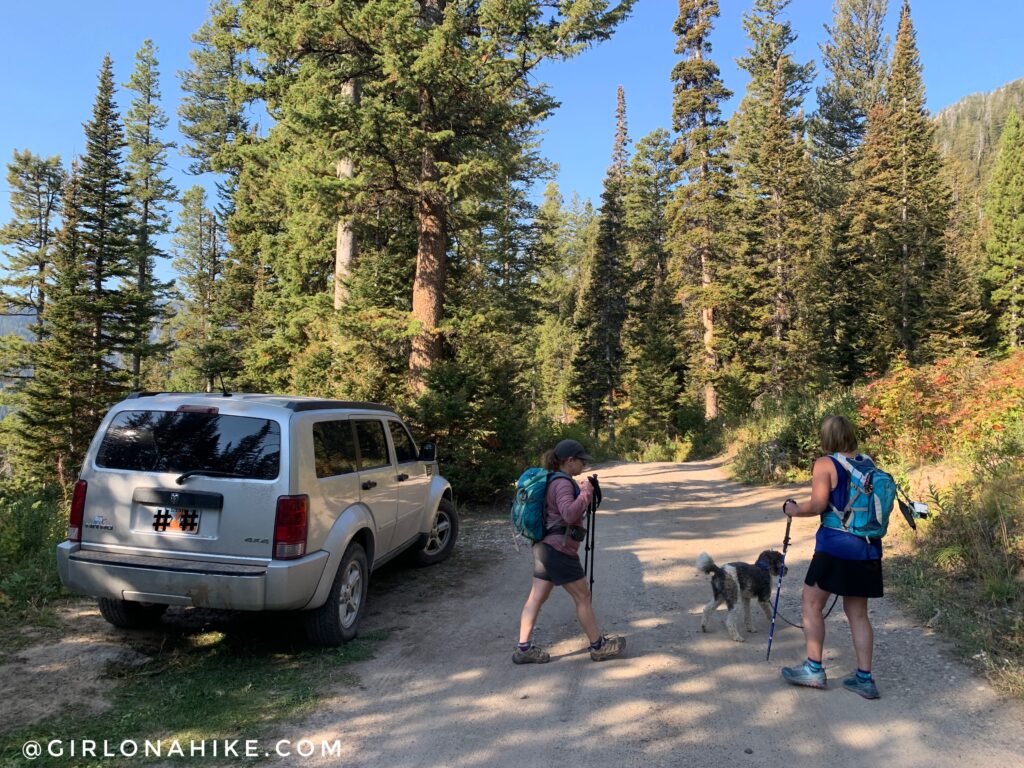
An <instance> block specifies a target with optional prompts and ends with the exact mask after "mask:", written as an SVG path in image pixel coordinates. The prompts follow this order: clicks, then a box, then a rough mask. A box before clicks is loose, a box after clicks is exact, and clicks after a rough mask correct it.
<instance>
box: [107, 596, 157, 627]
mask: <svg viewBox="0 0 1024 768" xmlns="http://www.w3.org/2000/svg"><path fill="white" fill-rule="evenodd" d="M96 602H97V603H98V604H99V607H100V613H101V614H103V618H104V619H106V620H107V621H109V622H110V623H111V624H113V625H114V626H115V627H120V628H121V629H145V628H146V627H152V626H155V625H156V624H158V623H159V622H160V617H161V616H163V615H164V611H166V610H167V606H166V605H158V604H155V603H136V602H134V601H132V600H114V599H111V598H109V597H100V598H97V599H96Z"/></svg>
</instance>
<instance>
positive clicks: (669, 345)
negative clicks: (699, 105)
mask: <svg viewBox="0 0 1024 768" xmlns="http://www.w3.org/2000/svg"><path fill="white" fill-rule="evenodd" d="M671 153H672V142H671V140H670V138H669V134H668V131H665V130H662V129H656V130H654V131H652V132H651V133H650V134H648V135H647V136H645V137H643V138H642V139H640V141H638V142H637V144H636V152H635V154H634V155H633V159H632V160H631V161H630V164H629V172H628V173H627V175H626V182H625V193H624V195H623V214H624V223H625V228H624V234H625V243H626V254H627V264H626V276H627V282H628V288H627V292H626V296H627V300H628V304H627V315H626V320H625V322H624V324H623V330H622V337H623V360H624V371H623V388H624V390H625V395H626V397H627V398H628V409H627V414H626V418H627V426H628V427H629V429H630V432H631V434H630V435H629V437H630V440H631V442H633V443H636V442H638V441H641V442H650V441H654V442H663V441H665V440H666V439H670V438H672V437H675V435H676V433H677V430H676V425H675V415H676V411H677V409H678V404H679V399H680V395H681V393H682V390H683V369H682V366H681V364H680V353H679V346H678V345H679V338H680V336H681V333H682V328H681V322H680V320H681V314H682V313H681V312H680V310H679V307H678V304H677V303H676V301H675V294H676V286H677V283H676V281H675V280H673V279H672V277H673V276H672V275H671V273H670V271H669V254H668V219H667V213H668V204H669V201H670V200H671V199H672V193H673V183H672V176H673V174H674V171H675V164H674V163H673V162H672V158H671ZM623 431H624V432H625V431H626V430H625V429H624V430H623Z"/></svg>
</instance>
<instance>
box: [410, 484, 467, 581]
mask: <svg viewBox="0 0 1024 768" xmlns="http://www.w3.org/2000/svg"><path fill="white" fill-rule="evenodd" d="M457 538H459V514H458V513H457V512H456V511H455V505H454V504H452V503H451V501H449V500H448V499H441V503H440V504H438V505H437V513H436V514H435V515H434V520H433V522H432V524H431V528H430V533H428V534H427V543H426V544H424V545H423V548H422V549H417V550H416V551H415V552H414V553H413V556H412V557H413V562H414V563H416V565H434V564H435V563H440V562H442V561H443V560H447V559H448V558H449V557H450V556H451V554H452V550H453V549H454V548H455V540H456V539H457Z"/></svg>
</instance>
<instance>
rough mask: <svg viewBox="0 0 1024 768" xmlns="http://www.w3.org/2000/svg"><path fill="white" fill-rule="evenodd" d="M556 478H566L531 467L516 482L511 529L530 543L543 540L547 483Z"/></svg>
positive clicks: (562, 475)
mask: <svg viewBox="0 0 1024 768" xmlns="http://www.w3.org/2000/svg"><path fill="white" fill-rule="evenodd" d="M556 477H566V478H569V480H572V478H571V477H569V475H567V474H565V473H564V472H552V471H550V470H547V469H542V468H541V467H531V468H530V469H528V470H526V471H525V472H523V474H522V475H520V476H519V480H518V481H516V495H515V498H514V499H512V527H513V528H515V530H516V533H519V534H521V535H523V536H525V537H526V538H528V539H529V540H530V541H540V540H541V539H543V538H544V534H545V531H546V527H545V525H544V518H545V516H546V513H547V495H548V483H549V482H550V481H551V480H552V479H553V478H556Z"/></svg>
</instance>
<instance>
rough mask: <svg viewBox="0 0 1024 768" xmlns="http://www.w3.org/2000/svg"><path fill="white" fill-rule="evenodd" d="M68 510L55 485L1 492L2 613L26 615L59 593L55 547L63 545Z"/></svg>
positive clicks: (0, 579) (0, 591)
mask: <svg viewBox="0 0 1024 768" xmlns="http://www.w3.org/2000/svg"><path fill="white" fill-rule="evenodd" d="M67 509H68V504H67V500H66V499H64V497H63V494H62V493H61V492H60V490H59V488H57V487H56V486H50V487H44V488H22V487H17V486H11V485H9V486H8V487H5V488H0V611H2V612H8V611H14V612H18V611H22V610H24V609H26V608H29V607H32V606H38V605H40V604H43V603H45V602H47V601H49V600H51V599H53V598H54V597H56V596H58V595H59V594H60V591H61V585H60V580H59V578H58V577H57V563H56V553H55V551H54V548H55V547H56V546H57V544H58V543H59V542H61V541H63V540H64V536H65V531H66V528H67Z"/></svg>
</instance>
